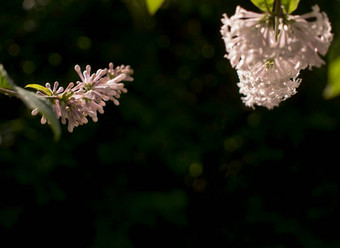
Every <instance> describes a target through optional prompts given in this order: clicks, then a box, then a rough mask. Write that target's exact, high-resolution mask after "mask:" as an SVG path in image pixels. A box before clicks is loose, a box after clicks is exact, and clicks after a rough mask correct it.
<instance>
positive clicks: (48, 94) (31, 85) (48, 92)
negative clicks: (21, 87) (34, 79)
mask: <svg viewBox="0 0 340 248" xmlns="http://www.w3.org/2000/svg"><path fill="white" fill-rule="evenodd" d="M25 88H32V89H35V90H39V91H41V92H43V93H45V95H47V96H52V92H51V91H50V90H49V89H47V88H46V87H45V86H42V85H40V84H27V85H26V86H25Z"/></svg>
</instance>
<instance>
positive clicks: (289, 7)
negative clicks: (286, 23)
mask: <svg viewBox="0 0 340 248" xmlns="http://www.w3.org/2000/svg"><path fill="white" fill-rule="evenodd" d="M299 2H300V0H281V4H282V6H283V9H284V12H285V13H287V14H290V13H292V12H293V11H294V10H296V9H297V7H298V5H299Z"/></svg>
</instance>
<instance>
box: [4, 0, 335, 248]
mask: <svg viewBox="0 0 340 248" xmlns="http://www.w3.org/2000/svg"><path fill="white" fill-rule="evenodd" d="M138 2H139V1H134V2H133V1H131V0H124V1H118V0H97V1H95V0H24V1H19V0H14V1H3V2H2V9H1V15H0V28H1V30H2V32H1V33H0V37H1V38H0V54H1V62H2V63H3V64H4V65H5V67H6V69H7V71H8V73H9V75H11V77H12V78H13V80H14V81H15V82H16V83H17V84H18V85H19V86H21V87H23V86H24V85H26V84H28V83H30V84H35V83H38V84H44V83H46V82H48V81H49V82H50V83H53V81H54V80H57V81H59V82H60V83H61V84H63V85H64V86H65V85H67V84H68V82H70V81H75V80H77V78H76V73H74V70H73V68H74V65H75V64H79V65H80V66H82V67H83V66H85V65H86V64H90V65H91V66H92V67H93V68H94V69H96V68H102V67H106V66H107V64H108V63H109V62H110V61H112V62H114V63H115V64H116V65H119V64H126V65H127V64H128V65H131V67H132V68H133V69H134V70H135V75H134V77H135V81H134V82H132V83H128V85H127V88H128V89H129V92H128V93H127V94H125V95H123V96H122V98H121V101H120V106H119V107H116V106H114V104H108V106H107V107H106V108H105V113H104V114H103V115H101V116H99V121H98V122H97V123H93V122H91V121H90V123H89V124H87V125H84V126H81V127H78V128H76V129H75V130H74V132H73V133H72V134H69V133H68V132H67V130H66V127H65V126H62V129H63V135H62V137H61V139H60V141H59V142H58V143H56V142H53V140H52V139H51V135H50V130H49V128H48V127H47V126H42V125H41V124H40V121H39V118H38V117H32V116H31V115H30V113H29V111H28V110H27V109H26V108H25V106H24V105H23V103H22V102H20V101H19V100H17V99H15V98H8V97H7V96H4V95H1V96H0V104H1V106H2V114H1V116H0V182H1V187H0V197H1V200H0V237H1V238H0V247H6V248H7V247H20V246H22V245H25V246H27V245H28V244H29V245H31V246H33V247H63V246H65V244H67V246H70V247H96V248H97V247H145V246H147V247H176V246H179V247H242V248H244V247H252V248H254V247H261V248H263V247H271V248H272V247H339V245H340V238H339V235H338V230H337V229H336V228H334V226H336V225H337V224H338V222H339V221H340V213H339V211H338V209H339V202H340V201H339V194H340V192H339V189H340V187H339V186H340V185H339V182H340V180H339V175H340V167H339V164H340V163H339V162H340V160H339V156H337V154H338V147H337V145H336V142H337V139H338V138H340V130H339V129H338V126H339V124H340V111H339V109H340V108H339V107H340V99H339V98H333V99H331V100H327V101H326V100H324V99H323V96H322V91H323V89H324V87H325V85H326V82H327V70H328V64H326V65H325V66H323V67H322V68H320V69H314V70H313V71H309V70H306V71H303V72H302V74H301V77H302V79H303V82H302V84H301V86H300V87H299V89H298V90H299V93H298V94H296V95H295V96H293V97H292V98H290V99H289V100H287V101H285V102H283V103H282V104H281V105H280V107H279V108H275V109H274V110H272V111H268V110H266V109H264V108H260V107H259V108H257V109H256V110H252V109H249V108H246V107H245V106H244V105H243V103H242V101H241V99H240V97H241V96H240V95H239V93H238V87H237V85H236V83H237V81H238V79H237V75H236V73H235V71H234V70H233V69H232V68H231V67H230V65H229V62H228V61H227V60H226V59H225V58H224V57H223V56H224V54H225V47H224V43H223V41H222V39H221V35H220V33H219V32H220V26H221V22H220V18H221V17H222V14H223V13H227V14H228V15H229V16H230V15H232V14H233V13H234V11H235V8H236V6H237V5H241V6H242V7H244V8H246V9H249V10H254V11H256V7H255V6H254V5H253V4H252V3H251V2H250V1H249V0H247V1H246V0H242V1H233V0H230V1H224V0H212V1H205V0H186V1H179V0H177V1H176V0H173V1H171V0H170V1H165V2H164V5H162V7H161V8H160V9H159V10H158V11H157V12H156V13H155V15H153V16H150V15H149V14H148V12H147V8H146V5H145V2H144V3H143V4H140V5H139V4H138ZM315 3H316V2H315V1H311V0H304V1H301V4H300V5H299V8H298V9H297V10H296V13H297V14H301V13H305V12H308V11H310V10H311V8H310V7H311V5H312V4H315ZM318 4H319V5H320V8H321V10H323V11H325V12H326V13H327V14H328V15H329V18H330V21H331V22H332V24H333V27H334V33H335V36H337V31H338V26H337V25H336V23H339V15H338V10H339V7H340V6H339V2H338V1H335V0H332V1H328V2H320V3H318ZM136 8H137V9H136ZM333 49H334V48H333ZM325 60H326V61H328V57H326V58H325Z"/></svg>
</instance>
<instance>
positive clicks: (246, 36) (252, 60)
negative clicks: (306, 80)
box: [221, 6, 333, 109]
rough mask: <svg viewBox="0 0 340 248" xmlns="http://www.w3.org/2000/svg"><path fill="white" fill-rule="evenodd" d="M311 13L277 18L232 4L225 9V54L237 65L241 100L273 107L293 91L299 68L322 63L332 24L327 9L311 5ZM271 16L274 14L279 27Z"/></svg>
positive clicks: (298, 83) (329, 41) (222, 31)
mask: <svg viewBox="0 0 340 248" xmlns="http://www.w3.org/2000/svg"><path fill="white" fill-rule="evenodd" d="M312 9H313V11H312V12H311V13H307V14H304V15H301V16H300V15H289V14H285V13H282V16H280V17H275V15H274V14H273V13H261V14H260V13H255V12H251V11H247V10H245V9H242V8H241V7H239V6H238V7H237V8H236V13H235V14H234V15H233V16H231V17H230V18H228V16H227V15H226V14H225V15H224V17H223V19H222V22H223V26H222V28H221V33H222V37H223V40H224V42H225V46H226V51H227V53H226V56H225V57H226V58H228V59H229V60H230V63H231V66H232V67H234V68H235V69H236V70H237V73H238V76H239V80H240V82H239V83H238V86H239V88H240V93H242V94H244V95H245V97H243V98H242V100H243V102H244V103H245V104H246V105H247V106H249V107H254V105H259V106H265V107H267V108H268V109H272V108H273V107H275V106H278V105H279V103H280V102H281V101H283V100H286V99H287V98H289V97H290V96H292V95H294V94H295V93H296V89H297V87H299V85H300V83H301V79H299V78H298V75H299V73H300V70H302V69H305V68H307V67H308V68H309V69H311V68H312V67H320V66H321V65H322V64H324V61H323V60H322V59H321V57H320V55H325V54H326V53H327V51H328V48H329V45H330V43H331V41H332V38H333V34H332V33H331V25H330V22H329V20H328V17H327V15H326V14H325V13H323V12H320V9H319V7H318V6H314V7H313V8H312ZM274 18H278V20H279V21H278V23H277V27H276V28H277V30H275V27H274Z"/></svg>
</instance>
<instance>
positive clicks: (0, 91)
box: [0, 87, 18, 97]
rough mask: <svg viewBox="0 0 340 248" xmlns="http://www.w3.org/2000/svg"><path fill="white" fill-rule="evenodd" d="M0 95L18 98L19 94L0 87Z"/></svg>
mask: <svg viewBox="0 0 340 248" xmlns="http://www.w3.org/2000/svg"><path fill="white" fill-rule="evenodd" d="M0 93H3V94H5V95H9V96H15V97H18V94H17V93H16V92H15V91H14V90H10V89H6V88H1V87H0Z"/></svg>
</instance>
